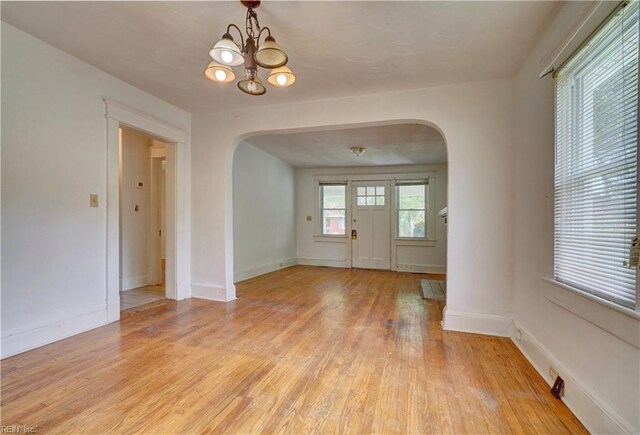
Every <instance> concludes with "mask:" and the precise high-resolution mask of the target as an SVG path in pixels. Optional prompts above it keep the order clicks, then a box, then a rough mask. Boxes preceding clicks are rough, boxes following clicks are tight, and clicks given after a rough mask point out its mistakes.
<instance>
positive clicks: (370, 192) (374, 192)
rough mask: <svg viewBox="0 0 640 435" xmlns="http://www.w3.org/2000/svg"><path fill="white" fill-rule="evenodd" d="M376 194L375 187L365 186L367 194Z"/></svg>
mask: <svg viewBox="0 0 640 435" xmlns="http://www.w3.org/2000/svg"><path fill="white" fill-rule="evenodd" d="M375 194H376V188H375V187H373V186H368V187H367V195H375Z"/></svg>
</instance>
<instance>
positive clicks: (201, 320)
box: [1, 266, 586, 435]
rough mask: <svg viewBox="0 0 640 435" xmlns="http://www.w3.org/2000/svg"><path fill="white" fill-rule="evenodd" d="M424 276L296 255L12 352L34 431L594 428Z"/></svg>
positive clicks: (14, 399) (6, 382) (13, 400)
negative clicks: (198, 295)
mask: <svg viewBox="0 0 640 435" xmlns="http://www.w3.org/2000/svg"><path fill="white" fill-rule="evenodd" d="M421 278H430V277H429V276H428V275H419V274H410V273H395V272H376V271H363V270H349V269H327V268H314V267H308V266H294V267H291V268H288V269H285V270H282V271H278V272H274V273H271V274H268V275H263V276H261V277H258V278H255V279H252V280H248V281H245V282H243V283H240V284H239V285H238V299H237V300H236V301H234V302H231V303H228V304H224V303H218V302H211V301H206V300H202V299H189V300H185V301H181V302H175V301H170V300H163V301H161V302H157V303H154V304H152V305H150V306H148V308H147V309H144V310H129V311H125V312H123V316H122V320H121V321H120V322H116V323H113V324H110V325H107V326H105V327H102V328H98V329H95V330H93V331H89V332H86V333H84V334H80V335H77V336H75V337H71V338H68V339H66V340H63V341H60V342H57V343H53V344H51V345H48V346H45V347H42V348H39V349H36V350H33V351H30V352H26V353H23V354H21V355H17V356H14V357H11V358H8V359H5V360H4V361H2V401H1V411H2V425H11V424H21V425H26V426H29V427H36V430H37V433H47V434H56V433H84V434H99V433H149V434H160V433H232V434H240V433H241V434H252V433H284V434H296V435H297V434H306V433H336V432H337V433H353V434H368V433H378V434H391V433H415V434H419V433H455V434H476V433H554V434H557V433H585V432H586V431H585V429H584V427H583V426H582V425H581V424H580V423H579V422H578V421H577V420H576V418H575V417H574V416H573V415H572V414H571V412H570V411H569V410H568V409H567V407H566V406H565V405H564V404H563V403H562V402H561V401H558V400H556V399H554V398H553V397H552V396H551V394H550V393H549V387H548V385H547V384H546V383H545V382H544V381H543V379H542V378H541V377H540V376H539V375H538V373H537V372H536V371H535V370H534V369H533V368H532V367H531V365H529V363H528V362H527V361H526V360H525V358H524V357H523V356H522V355H521V354H520V353H519V351H518V350H517V348H516V347H515V346H514V344H513V343H512V342H511V341H510V340H509V339H506V338H496V337H488V336H482V335H473V334H465V333H455V332H444V331H442V329H441V327H440V320H441V312H442V308H443V303H442V302H438V301H427V300H423V299H422V297H421V294H420V290H419V289H420V279H421Z"/></svg>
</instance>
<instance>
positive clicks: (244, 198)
mask: <svg viewBox="0 0 640 435" xmlns="http://www.w3.org/2000/svg"><path fill="white" fill-rule="evenodd" d="M294 180H295V172H294V169H293V168H292V167H291V166H290V165H289V164H287V163H285V162H283V161H282V160H280V159H277V158H275V157H273V156H271V155H270V154H267V153H266V152H264V151H262V150H260V149H258V148H256V147H254V146H252V145H250V144H248V143H246V142H243V143H241V144H240V145H239V146H238V148H237V150H236V153H235V156H234V161H233V241H234V267H235V281H236V282H238V281H242V280H245V279H248V278H251V277H254V276H257V275H260V274H263V273H267V272H271V271H274V270H277V269H281V268H283V267H287V266H290V265H292V264H295V263H296V258H295V257H296V232H295V220H294V214H295V197H294Z"/></svg>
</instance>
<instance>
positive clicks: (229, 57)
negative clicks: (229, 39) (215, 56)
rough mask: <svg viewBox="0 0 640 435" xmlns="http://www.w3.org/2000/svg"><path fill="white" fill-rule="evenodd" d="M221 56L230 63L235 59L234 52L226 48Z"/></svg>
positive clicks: (225, 61)
mask: <svg viewBox="0 0 640 435" xmlns="http://www.w3.org/2000/svg"><path fill="white" fill-rule="evenodd" d="M220 58H221V59H222V61H223V62H224V63H226V64H229V63H231V62H232V61H233V54H232V53H231V52H230V51H227V50H224V51H223V52H222V53H220Z"/></svg>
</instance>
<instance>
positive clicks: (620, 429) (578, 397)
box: [511, 320, 638, 434]
mask: <svg viewBox="0 0 640 435" xmlns="http://www.w3.org/2000/svg"><path fill="white" fill-rule="evenodd" d="M511 329H512V330H511V340H512V341H513V342H514V343H515V345H516V346H517V347H518V349H519V350H520V352H522V354H523V355H524V356H525V358H527V360H528V361H529V362H530V363H531V365H532V366H533V367H534V368H535V369H536V370H537V371H538V373H540V375H541V376H542V377H543V378H544V380H545V381H546V382H547V384H549V385H550V386H551V385H552V383H553V380H552V379H551V378H550V377H549V375H548V371H549V366H550V365H551V366H553V368H554V369H556V371H557V372H558V374H559V375H560V376H561V377H562V379H564V381H565V388H564V396H563V398H562V401H563V402H564V403H565V404H566V405H567V407H568V408H569V409H570V410H571V412H573V414H574V415H575V416H576V417H577V418H578V420H580V422H582V424H584V426H585V427H586V428H587V430H588V431H589V432H590V433H629V434H631V433H637V431H638V430H637V429H634V428H633V425H632V424H631V423H629V422H628V421H626V420H625V419H624V418H623V417H621V416H620V415H619V414H618V413H617V412H616V411H615V410H613V409H611V408H610V407H609V406H608V405H607V404H606V403H605V402H604V401H603V400H602V399H600V398H599V397H598V395H597V394H595V393H594V392H593V391H592V390H591V389H590V388H589V387H588V386H587V384H586V383H585V382H583V381H582V380H580V379H579V378H577V377H575V376H574V375H572V374H571V372H570V371H569V370H568V369H567V368H566V367H565V366H563V365H562V364H561V363H560V362H558V360H557V359H556V358H555V357H554V356H553V354H552V353H551V352H550V351H549V349H547V348H546V347H545V346H544V345H543V344H542V343H541V342H540V341H539V340H538V339H537V338H536V337H535V336H533V335H532V334H531V333H530V332H529V331H527V330H526V329H524V328H523V327H522V325H520V324H519V323H518V322H517V321H515V320H514V321H513V322H512V328H511Z"/></svg>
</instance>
